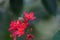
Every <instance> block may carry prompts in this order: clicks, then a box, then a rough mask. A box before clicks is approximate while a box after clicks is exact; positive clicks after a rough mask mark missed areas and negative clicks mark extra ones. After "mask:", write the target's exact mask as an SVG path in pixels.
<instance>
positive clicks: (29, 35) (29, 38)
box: [26, 33, 34, 40]
mask: <svg viewBox="0 0 60 40" xmlns="http://www.w3.org/2000/svg"><path fill="white" fill-rule="evenodd" d="M33 38H34V36H33V35H32V34H29V33H28V34H27V37H26V39H27V40H31V39H33Z"/></svg>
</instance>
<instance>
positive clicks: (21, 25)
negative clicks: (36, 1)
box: [9, 12, 36, 40]
mask: <svg viewBox="0 0 60 40" xmlns="http://www.w3.org/2000/svg"><path fill="white" fill-rule="evenodd" d="M34 19H36V17H35V16H34V13H33V12H30V14H28V13H27V12H24V21H22V20H14V21H12V22H11V24H10V28H9V31H10V32H11V33H12V34H11V35H10V36H11V37H13V38H14V40H16V36H18V37H21V36H22V35H24V34H25V29H26V28H27V27H28V26H29V25H30V24H29V23H28V21H29V20H34ZM29 36H31V35H30V34H29ZM29 36H28V40H29V39H30V37H29Z"/></svg>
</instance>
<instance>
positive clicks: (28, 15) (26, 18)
mask: <svg viewBox="0 0 60 40" xmlns="http://www.w3.org/2000/svg"><path fill="white" fill-rule="evenodd" d="M24 18H25V20H34V19H36V17H35V16H34V12H30V14H28V12H24Z"/></svg>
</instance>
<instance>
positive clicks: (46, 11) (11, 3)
mask: <svg viewBox="0 0 60 40" xmlns="http://www.w3.org/2000/svg"><path fill="white" fill-rule="evenodd" d="M24 11H27V12H28V13H29V12H31V11H33V12H34V14H35V16H36V17H37V19H36V20H34V21H33V22H32V21H30V24H31V27H32V28H33V31H32V32H31V33H32V34H33V35H35V36H36V37H35V39H34V40H60V0H0V40H13V38H10V32H9V31H8V29H9V27H10V22H11V21H12V20H16V19H18V18H19V17H22V16H23V13H24ZM51 18H53V20H51ZM49 20H51V21H49ZM55 20H57V22H56V21H55ZM42 21H43V22H42ZM50 22H53V23H52V24H54V22H55V23H56V24H57V26H56V24H54V26H56V27H52V24H49V23H50ZM38 24H39V25H40V26H39V25H38ZM42 24H45V25H46V26H47V27H44V26H45V25H42ZM44 28H47V30H49V31H47V30H44ZM48 28H50V29H48ZM37 29H41V31H40V30H37ZM53 29H54V31H53ZM50 30H51V31H53V32H54V33H53V34H54V35H53V37H52V36H51V37H49V36H47V35H48V34H49V35H50V34H51V33H50V32H51V31H50ZM55 30H57V31H55ZM38 32H39V33H38ZM45 32H47V35H45V34H44V33H45ZM40 33H41V34H40ZM42 33H43V35H42ZM38 35H41V36H39V37H38ZM25 36H26V35H23V36H22V37H20V38H17V40H26V37H25ZM41 37H42V39H39V38H41ZM44 38H46V39H44Z"/></svg>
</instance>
